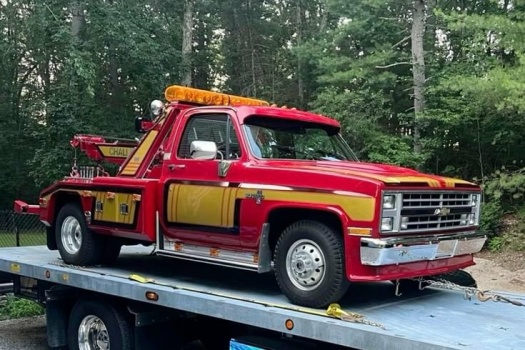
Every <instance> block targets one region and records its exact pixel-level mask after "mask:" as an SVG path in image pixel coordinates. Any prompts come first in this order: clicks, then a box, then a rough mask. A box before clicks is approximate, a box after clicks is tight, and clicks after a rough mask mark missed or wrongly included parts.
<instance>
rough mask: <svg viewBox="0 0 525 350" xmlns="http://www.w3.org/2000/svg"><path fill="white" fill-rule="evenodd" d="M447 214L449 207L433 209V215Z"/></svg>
mask: <svg viewBox="0 0 525 350" xmlns="http://www.w3.org/2000/svg"><path fill="white" fill-rule="evenodd" d="M448 214H450V209H449V208H437V209H436V210H434V215H437V216H445V215H448Z"/></svg>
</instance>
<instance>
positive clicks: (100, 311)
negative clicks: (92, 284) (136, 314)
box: [68, 300, 134, 350]
mask: <svg viewBox="0 0 525 350" xmlns="http://www.w3.org/2000/svg"><path fill="white" fill-rule="evenodd" d="M68 345H69V349H71V350H95V349H97V350H99V349H100V350H105V349H121V350H131V349H133V348H134V335H133V328H132V327H131V325H130V322H129V320H128V318H127V317H126V314H125V313H124V312H123V311H122V310H121V309H119V308H116V307H114V306H113V305H112V304H110V303H108V302H105V301H95V300H80V301H78V302H77V303H76V304H75V305H74V306H73V309H72V311H71V317H70V319H69V324H68Z"/></svg>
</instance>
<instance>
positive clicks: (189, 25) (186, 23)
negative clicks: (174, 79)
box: [181, 0, 193, 86]
mask: <svg viewBox="0 0 525 350" xmlns="http://www.w3.org/2000/svg"><path fill="white" fill-rule="evenodd" d="M192 43H193V0H185V1H184V20H183V23H182V81H181V84H182V85H185V86H190V85H191V80H192V74H191V72H192V62H191V54H192Z"/></svg>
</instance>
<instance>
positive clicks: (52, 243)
mask: <svg viewBox="0 0 525 350" xmlns="http://www.w3.org/2000/svg"><path fill="white" fill-rule="evenodd" d="M53 203H54V204H53V221H52V222H51V226H50V227H48V228H47V246H48V248H49V249H51V250H56V249H57V243H56V239H55V227H56V221H57V216H58V213H59V212H60V209H62V207H63V206H64V205H66V204H67V203H80V196H79V195H78V194H77V193H73V192H58V193H57V194H56V195H55V198H54V201H53Z"/></svg>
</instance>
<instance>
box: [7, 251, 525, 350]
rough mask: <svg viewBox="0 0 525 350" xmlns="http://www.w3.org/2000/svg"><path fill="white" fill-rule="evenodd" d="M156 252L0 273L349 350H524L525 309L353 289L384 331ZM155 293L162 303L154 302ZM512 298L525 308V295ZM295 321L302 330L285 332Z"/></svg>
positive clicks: (14, 263) (27, 257)
mask: <svg viewBox="0 0 525 350" xmlns="http://www.w3.org/2000/svg"><path fill="white" fill-rule="evenodd" d="M152 251H153V249H152V248H151V247H149V248H148V247H142V246H133V247H124V248H123V250H122V253H121V256H120V258H119V259H118V261H117V263H116V264H115V265H114V266H112V267H89V268H79V267H73V266H68V265H64V264H63V263H62V261H61V260H59V258H58V253H57V252H52V251H49V250H48V249H47V247H45V246H37V247H17V248H0V272H5V273H10V274H13V275H15V276H23V277H29V278H32V279H36V280H39V281H45V282H47V283H49V284H48V285H61V286H67V287H71V288H74V289H80V290H86V291H90V292H93V293H97V294H99V295H113V296H118V297H120V298H124V299H127V300H133V301H139V302H144V303H149V304H154V305H160V306H163V307H165V308H168V309H171V310H178V311H184V312H190V313H195V314H202V315H206V316H209V317H214V318H218V319H225V320H230V321H234V322H237V323H240V324H243V325H249V326H255V327H259V328H262V329H265V330H270V331H275V332H276V333H284V334H291V335H294V336H298V337H302V338H306V339H312V340H318V341H322V342H326V343H328V344H337V345H342V346H346V347H349V348H356V349H374V350H377V349H403V350H410V349H476V350H480V349H525V332H524V329H525V328H524V324H525V308H524V307H517V306H514V305H511V304H506V303H495V302H492V301H487V302H484V303H483V302H479V301H478V300H477V299H473V300H466V299H465V298H464V295H463V293H462V292H460V291H449V290H443V289H440V290H437V289H432V288H427V289H425V290H423V291H420V292H418V294H417V295H412V296H410V295H402V296H400V297H396V296H395V295H394V286H393V284H391V283H373V284H362V285H361V284H360V285H354V286H352V287H351V289H350V291H349V292H348V294H347V297H346V298H345V299H344V300H343V302H342V303H341V304H340V305H341V308H342V309H343V310H344V311H346V312H353V313H358V314H360V315H363V316H364V318H365V319H366V320H367V321H370V322H375V323H377V324H379V325H382V326H384V329H382V328H381V327H379V326H378V325H369V324H361V323H355V322H349V321H344V320H340V319H336V318H333V317H329V316H327V315H326V310H313V309H307V308H301V307H296V306H294V305H292V304H290V303H289V302H288V301H287V300H286V299H285V297H283V296H282V293H281V292H280V290H279V288H278V287H277V285H276V283H275V281H274V279H273V276H271V275H268V276H266V275H258V274H256V273H252V272H248V271H240V270H233V269H228V268H224V267H218V266H213V265H207V264H202V263H193V262H188V261H183V260H176V259H170V258H162V257H159V256H156V255H153V254H151V253H152ZM132 275H133V276H135V277H138V278H130V276H132ZM141 278H143V279H145V280H141ZM148 292H154V293H156V295H158V300H157V301H152V300H148V299H147V298H146V293H148ZM505 296H508V297H511V298H513V299H517V300H522V301H523V300H525V295H520V294H510V293H505ZM287 320H291V321H293V329H291V330H288V329H287V328H286V324H287ZM288 325H290V323H288Z"/></svg>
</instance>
